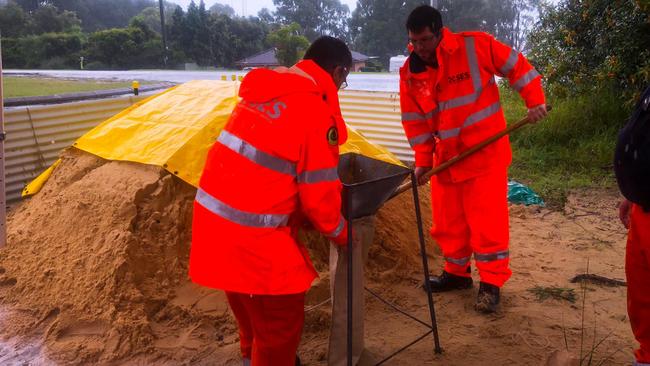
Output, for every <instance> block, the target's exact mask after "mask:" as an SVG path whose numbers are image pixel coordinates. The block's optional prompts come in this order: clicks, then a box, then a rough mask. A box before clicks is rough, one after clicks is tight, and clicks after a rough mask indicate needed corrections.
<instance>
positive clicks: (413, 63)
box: [409, 27, 461, 78]
mask: <svg viewBox="0 0 650 366" xmlns="http://www.w3.org/2000/svg"><path fill="white" fill-rule="evenodd" d="M441 32H442V39H441V40H440V43H439V44H438V47H437V48H436V58H437V59H438V60H441V59H442V56H443V53H446V54H448V55H451V54H453V53H454V52H456V50H458V47H459V45H460V44H459V43H460V42H459V41H458V37H461V36H460V35H458V34H456V33H454V32H452V31H450V30H449V28H447V27H442V30H441ZM427 67H429V68H430V66H427V64H425V63H424V61H423V60H422V59H421V58H420V56H418V55H417V54H416V53H415V52H411V55H410V57H409V74H410V75H411V76H416V75H417V74H420V73H424V72H425V71H427ZM417 76H424V75H417ZM417 76H416V78H417Z"/></svg>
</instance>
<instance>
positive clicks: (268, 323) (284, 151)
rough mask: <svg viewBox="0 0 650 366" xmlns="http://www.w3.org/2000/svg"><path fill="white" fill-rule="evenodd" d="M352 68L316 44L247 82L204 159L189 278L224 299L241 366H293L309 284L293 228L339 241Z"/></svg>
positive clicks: (341, 50) (334, 46)
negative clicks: (307, 227) (291, 62)
mask: <svg viewBox="0 0 650 366" xmlns="http://www.w3.org/2000/svg"><path fill="white" fill-rule="evenodd" d="M351 66H352V55H351V53H350V50H349V49H348V47H347V46H346V45H345V43H343V42H342V41H340V40H338V39H336V38H332V37H321V38H319V39H317V40H316V41H315V42H314V43H313V44H312V45H311V46H310V47H309V49H308V50H307V52H306V53H305V57H304V59H303V61H301V62H299V63H297V64H296V65H295V66H293V67H291V68H289V69H283V70H276V71H272V70H266V69H256V70H253V71H251V72H249V73H248V74H247V75H246V77H245V78H244V80H243V82H242V84H241V88H240V91H239V96H240V97H241V98H242V100H241V101H240V102H239V104H238V105H237V106H236V107H235V109H234V111H233V112H232V115H231V117H230V120H229V121H228V124H227V125H226V126H225V128H224V129H223V131H222V132H221V134H220V135H219V138H218V139H217V142H216V143H215V144H214V146H213V147H212V149H211V150H210V152H209V154H208V158H207V161H206V164H205V168H204V170H203V175H202V176H201V181H200V184H199V189H198V191H197V194H196V200H195V202H194V218H193V224H192V247H191V252H190V277H191V279H192V281H193V282H195V283H198V284H200V285H203V286H207V287H212V288H216V289H222V290H224V291H225V292H226V295H227V297H228V303H229V304H230V308H231V310H232V311H233V313H234V315H235V317H236V318H237V323H238V325H239V338H240V346H241V353H242V358H243V360H244V365H250V364H252V365H253V366H293V365H294V363H295V364H299V361H297V357H296V350H297V349H298V344H299V343H300V337H301V333H302V328H303V323H304V316H305V315H304V305H305V292H306V291H307V290H308V289H309V287H310V286H311V283H312V281H313V280H314V278H316V277H317V273H316V270H315V269H314V266H313V265H312V262H311V260H310V258H309V254H308V252H307V249H306V248H305V246H304V245H303V244H301V243H300V242H299V241H298V239H297V230H298V227H299V226H300V225H301V222H302V218H303V217H306V218H307V219H308V220H310V221H311V223H312V224H313V226H314V227H315V228H316V229H317V230H319V231H320V232H321V233H323V234H325V235H326V236H328V237H329V238H330V240H332V241H333V242H334V243H336V244H339V245H344V244H345V243H346V241H347V230H346V228H347V222H346V220H345V219H344V218H343V216H342V215H341V196H340V192H341V182H340V181H339V178H338V173H337V167H338V160H339V145H340V144H343V143H344V142H345V140H346V138H347V130H346V127H345V123H344V122H343V119H342V117H341V111H340V108H339V101H338V89H339V88H340V87H341V85H342V84H343V83H344V82H345V80H346V77H347V75H348V72H349V70H350V67H351Z"/></svg>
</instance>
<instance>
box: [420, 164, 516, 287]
mask: <svg viewBox="0 0 650 366" xmlns="http://www.w3.org/2000/svg"><path fill="white" fill-rule="evenodd" d="M507 195H508V173H507V169H506V168H497V169H495V170H493V171H492V172H490V173H489V174H486V175H482V176H479V177H476V178H472V179H469V180H465V181H462V182H458V183H443V182H440V181H439V180H438V179H437V178H436V177H433V178H432V179H431V205H432V206H433V226H432V228H431V235H432V236H433V238H434V239H435V240H436V242H437V243H438V245H439V246H440V249H441V250H442V254H443V255H444V257H445V271H447V272H449V273H451V274H454V275H457V276H467V277H469V276H470V275H471V274H470V273H467V268H468V266H469V264H470V259H471V256H472V254H474V261H475V263H476V267H477V268H478V270H479V274H480V276H481V281H482V282H486V283H489V284H492V285H495V286H498V287H501V286H503V284H504V283H505V282H506V281H507V280H508V279H509V278H510V276H511V275H512V272H511V271H510V268H509V266H508V265H509V262H510V256H509V251H508V242H509V238H510V233H509V227H508V221H509V218H508V198H507Z"/></svg>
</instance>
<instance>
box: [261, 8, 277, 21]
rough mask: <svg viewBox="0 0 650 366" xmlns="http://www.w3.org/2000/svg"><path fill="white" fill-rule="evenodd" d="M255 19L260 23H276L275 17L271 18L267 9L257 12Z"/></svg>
mask: <svg viewBox="0 0 650 366" xmlns="http://www.w3.org/2000/svg"><path fill="white" fill-rule="evenodd" d="M257 17H258V18H259V19H260V21H261V22H262V23H266V24H273V23H275V22H276V20H275V16H273V14H271V12H270V11H269V9H267V8H262V10H260V11H258V12H257Z"/></svg>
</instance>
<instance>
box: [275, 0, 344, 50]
mask: <svg viewBox="0 0 650 366" xmlns="http://www.w3.org/2000/svg"><path fill="white" fill-rule="evenodd" d="M273 4H274V5H275V6H276V7H277V11H276V13H275V15H276V17H277V19H278V20H279V21H280V22H281V23H282V24H285V25H290V24H292V23H297V24H299V25H300V26H301V27H302V29H303V30H304V33H305V36H306V37H307V38H308V39H309V40H311V41H313V40H314V39H316V38H317V37H318V36H321V35H330V36H333V37H338V38H342V39H347V38H348V31H347V18H348V16H349V14H350V9H349V8H348V6H347V5H342V4H341V2H340V1H339V0H273Z"/></svg>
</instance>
